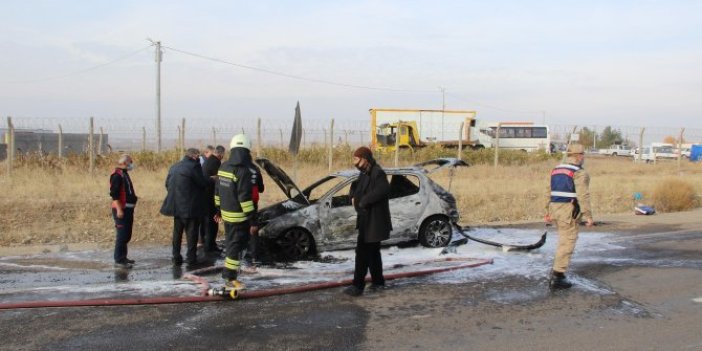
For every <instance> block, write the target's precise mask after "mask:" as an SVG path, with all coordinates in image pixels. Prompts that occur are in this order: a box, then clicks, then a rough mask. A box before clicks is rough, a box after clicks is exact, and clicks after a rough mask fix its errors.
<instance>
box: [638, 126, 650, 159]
mask: <svg viewBox="0 0 702 351" xmlns="http://www.w3.org/2000/svg"><path fill="white" fill-rule="evenodd" d="M645 130H646V128H641V133H639V153H638V154H637V155H636V160H637V162H641V160H643V150H644V146H643V135H644V131H645ZM651 153H652V154H653V150H651Z"/></svg>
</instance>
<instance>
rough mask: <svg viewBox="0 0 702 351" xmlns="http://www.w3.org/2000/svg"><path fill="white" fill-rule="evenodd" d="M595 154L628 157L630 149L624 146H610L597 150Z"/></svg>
mask: <svg viewBox="0 0 702 351" xmlns="http://www.w3.org/2000/svg"><path fill="white" fill-rule="evenodd" d="M597 153H598V154H600V155H607V156H629V155H630V154H631V148H629V147H628V146H624V145H612V146H610V147H608V148H606V149H599V150H598V151H597Z"/></svg>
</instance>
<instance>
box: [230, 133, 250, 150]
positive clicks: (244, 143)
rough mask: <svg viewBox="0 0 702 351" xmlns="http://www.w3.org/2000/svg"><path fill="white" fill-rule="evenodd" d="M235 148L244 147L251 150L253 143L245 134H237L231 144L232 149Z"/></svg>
mask: <svg viewBox="0 0 702 351" xmlns="http://www.w3.org/2000/svg"><path fill="white" fill-rule="evenodd" d="M235 147H243V148H244V149H247V150H251V141H250V140H249V138H248V137H247V136H246V135H245V134H237V135H235V136H234V137H232V141H231V142H230V143H229V148H230V149H233V148H235Z"/></svg>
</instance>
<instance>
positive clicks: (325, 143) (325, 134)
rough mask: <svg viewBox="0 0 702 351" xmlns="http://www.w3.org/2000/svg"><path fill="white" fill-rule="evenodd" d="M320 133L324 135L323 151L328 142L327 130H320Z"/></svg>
mask: <svg viewBox="0 0 702 351" xmlns="http://www.w3.org/2000/svg"><path fill="white" fill-rule="evenodd" d="M322 133H324V150H326V149H327V141H329V139H328V138H327V128H322Z"/></svg>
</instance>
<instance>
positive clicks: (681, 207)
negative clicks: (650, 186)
mask: <svg viewBox="0 0 702 351" xmlns="http://www.w3.org/2000/svg"><path fill="white" fill-rule="evenodd" d="M653 202H654V204H655V206H656V210H657V211H659V212H676V211H685V210H689V209H692V208H695V207H697V200H696V196H695V189H694V187H693V186H692V184H690V183H688V182H686V181H684V180H682V179H676V178H669V179H665V180H663V181H662V182H660V183H659V184H658V185H656V187H655V188H654V190H653Z"/></svg>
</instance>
